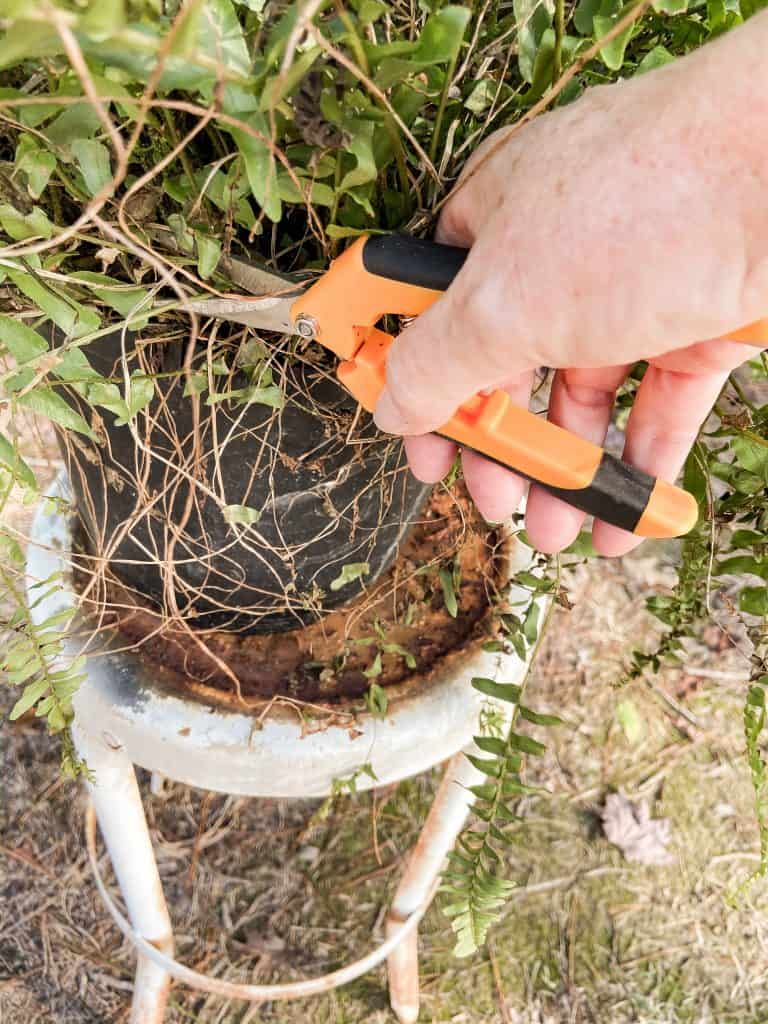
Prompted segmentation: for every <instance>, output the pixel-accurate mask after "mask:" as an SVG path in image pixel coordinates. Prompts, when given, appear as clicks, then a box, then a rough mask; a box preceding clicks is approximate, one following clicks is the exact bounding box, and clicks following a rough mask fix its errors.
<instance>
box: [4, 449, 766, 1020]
mask: <svg viewBox="0 0 768 1024" xmlns="http://www.w3.org/2000/svg"><path fill="white" fill-rule="evenodd" d="M49 440H50V439H49V438H43V439H42V441H39V442H35V441H34V440H33V439H31V440H30V442H29V444H30V450H31V449H32V448H34V447H35V446H36V445H37V446H38V449H39V450H38V452H37V454H38V457H39V458H41V459H44V458H45V450H46V448H45V444H47V442H49ZM41 445H42V446H41ZM15 516H16V524H17V525H18V526H19V528H20V529H24V527H25V524H26V523H28V518H29V510H26V509H23V508H17V509H16V510H15ZM671 557H672V553H671V552H670V549H669V548H668V547H658V548H653V547H651V546H650V545H646V546H645V547H644V548H643V549H642V551H641V552H640V553H639V554H637V555H635V556H634V557H632V558H629V559H626V560H624V561H623V562H622V563H598V564H595V565H591V566H589V567H583V566H582V567H577V568H576V569H574V570H572V571H570V574H569V575H570V579H569V585H570V587H571V590H572V593H573V597H574V601H575V607H574V609H573V610H572V611H570V612H566V611H564V610H559V611H558V612H557V615H556V618H555V620H554V622H553V626H552V628H551V630H550V635H549V640H548V643H547V645H546V648H545V650H544V652H543V654H542V657H541V659H540V662H539V665H538V667H537V670H536V677H535V679H534V681H533V684H532V693H531V702H532V703H534V705H535V706H537V707H539V708H541V709H544V708H550V709H554V710H559V711H560V713H561V714H562V715H563V716H564V717H566V718H567V719H568V721H569V727H568V728H564V729H560V730H558V731H557V733H556V734H555V733H554V732H553V731H550V735H549V736H548V742H549V743H550V751H549V754H548V756H547V757H546V759H545V760H544V761H543V762H542V763H541V765H539V766H537V769H536V776H537V781H539V782H543V783H545V784H546V785H547V786H548V787H549V788H550V790H551V791H552V792H553V794H554V795H553V797H552V798H546V799H545V798H534V799H530V800H529V801H528V802H527V805H526V807H525V815H526V819H527V821H526V824H525V826H524V827H522V828H521V830H520V834H519V843H517V844H516V846H515V847H513V848H512V854H511V860H512V861H514V863H513V865H512V866H511V867H510V872H514V875H515V877H517V878H518V879H519V881H520V889H519V891H518V893H517V895H516V896H515V897H514V898H513V899H512V901H511V903H510V905H509V909H508V911H507V914H506V916H505V919H504V921H503V922H502V923H501V925H500V926H499V927H498V928H497V929H496V930H495V931H494V933H493V941H492V944H491V947H490V948H489V950H488V951H486V952H484V953H482V954H480V955H478V956H477V957H475V958H474V959H471V960H469V961H456V960H454V959H453V958H452V956H451V948H452V935H451V931H450V928H449V926H448V924H447V922H446V920H445V919H444V918H443V917H442V916H441V914H440V912H439V910H438V909H437V908H434V909H433V910H432V911H431V912H430V914H429V915H428V917H427V919H426V921H425V923H424V926H423V929H422V939H421V957H422V961H421V963H422V977H423V989H424V993H423V1011H422V1020H425V1021H432V1022H441V1024H442V1022H446V1024H447V1022H452V1024H480V1022H499V1024H508V1022H514V1024H538V1022H542V1024H543V1022H552V1024H560V1022H562V1024H565V1022H569V1024H571V1022H573V1024H577V1022H591V1021H600V1022H601V1024H602V1022H611V1024H613V1022H616V1024H619V1022H624V1021H627V1022H629V1021H638V1022H647V1024H662V1022H667V1021H669V1022H678V1021H691V1022H693V1021H696V1022H704V1021H712V1022H715V1021H716V1022H718V1024H721V1022H722V1024H727V1022H733V1024H737V1022H738V1024H747V1022H751V1021H754V1022H758V1021H764V1020H765V1019H766V1018H767V1017H768V991H767V990H766V972H765V963H766V948H765V944H766V943H765V937H764V936H765V932H766V921H767V918H766V913H767V912H768V903H767V902H766V898H765V894H764V887H763V886H762V885H761V884H760V883H758V884H757V885H756V886H755V887H754V889H753V890H752V892H751V893H750V895H749V896H748V897H747V898H746V900H744V901H743V903H742V904H741V906H740V907H739V908H737V909H734V908H732V907H730V906H729V905H728V903H727V901H726V898H727V895H728V893H729V892H730V891H731V890H732V889H733V888H734V887H735V886H737V885H738V883H739V882H740V881H741V880H743V879H744V877H745V876H746V874H747V873H748V871H749V870H750V868H752V867H753V866H754V863H755V856H756V851H757V835H756V829H755V825H754V821H753V814H752V808H751V792H750V787H749V781H748V777H747V772H746V767H745V764H744V761H743V759H742V757H741V748H742V740H741V733H740V711H741V701H742V694H743V689H744V684H743V681H742V673H743V674H744V675H746V671H745V669H746V666H745V665H744V664H743V663H742V662H741V661H740V660H739V656H738V655H737V654H736V653H735V652H733V651H732V650H726V651H724V652H718V651H716V650H711V649H709V648H708V647H706V646H705V645H703V644H702V645H701V646H700V647H699V648H697V649H695V650H693V651H692V655H691V663H692V664H695V665H697V666H700V667H702V668H703V669H704V671H705V672H709V673H714V674H715V675H717V674H720V676H718V677H717V678H711V677H708V676H705V677H701V676H698V677H697V676H696V675H695V673H692V672H689V673H688V674H685V673H683V672H681V671H672V670H670V671H666V672H664V674H663V675H662V676H660V677H659V678H658V679H656V680H655V681H654V684H653V689H652V688H650V687H649V686H647V685H646V684H644V683H634V684H632V686H631V687H628V688H623V689H617V688H616V684H617V683H618V682H619V680H620V678H621V671H622V664H623V661H624V659H625V657H626V655H627V652H628V651H629V650H631V648H632V646H633V644H635V643H638V642H642V641H643V640H644V639H647V638H648V637H649V635H650V630H651V626H650V623H649V620H648V618H647V617H646V615H645V613H644V611H643V601H644V597H645V596H646V595H647V593H648V592H649V589H650V587H651V586H654V585H664V583H665V582H667V581H669V580H670V579H671V565H670V561H669V560H670V559H671ZM710 639H711V646H712V647H715V646H717V644H716V640H717V638H716V637H711V638H710ZM0 698H1V699H2V706H3V708H4V709H5V710H7V709H8V708H10V706H11V703H12V700H13V697H12V695H11V694H10V693H9V692H8V691H5V690H0ZM621 700H631V701H632V703H633V704H634V706H635V708H636V710H637V713H638V716H639V719H640V723H641V735H640V736H639V738H637V739H636V741H635V742H634V744H630V743H629V741H628V740H627V738H626V737H625V735H624V733H623V731H622V729H621V727H620V725H619V723H618V721H617V719H616V706H617V704H618V702H619V701H621ZM1 735H2V750H1V755H0V756H2V761H3V765H2V778H3V780H4V793H3V799H2V802H1V803H0V822H2V838H1V839H0V894H1V895H0V1022H2V1024H21V1022H24V1021H28V1020H29V1021H31V1020H35V1021H37V1022H39V1024H49V1022H50V1024H54V1022H55V1024H106V1022H110V1024H113V1022H114V1024H120V1022H121V1021H127V1015H128V1006H129V1000H130V988H131V979H132V970H133V958H132V955H131V952H130V950H129V948H128V947H127V945H126V944H125V943H124V942H122V941H121V938H120V936H119V934H118V932H117V931H116V929H115V928H114V927H112V925H111V924H110V921H109V919H108V917H107V914H106V912H105V911H104V910H103V909H102V908H101V906H100V905H99V902H98V899H97V897H96V894H95V890H94V886H93V883H92V881H91V879H90V876H89V873H88V869H87V864H86V858H85V852H84V846H83V842H82V824H83V820H82V819H83V799H82V796H81V794H80V792H79V790H77V789H76V788H75V787H74V786H72V785H71V784H69V783H63V782H62V781H61V780H60V779H59V775H58V749H57V743H56V742H55V741H52V740H51V739H50V738H48V737H47V736H46V735H45V733H44V732H43V731H42V729H41V728H40V727H39V726H38V725H37V724H36V723H31V724H30V723H22V724H18V725H14V726H12V725H9V724H8V723H6V724H4V725H3V727H2V733H1ZM435 780H436V774H435V773H429V774H427V775H423V776H420V777H418V778H415V779H412V780H409V781H407V782H404V783H402V784H401V785H400V786H399V787H397V789H396V790H395V791H394V792H389V793H387V794H382V795H380V796H379V797H378V798H377V797H376V796H372V795H368V796H363V797H358V798H355V799H351V798H344V799H342V800H340V801H339V802H338V804H337V805H336V807H335V809H334V810H333V811H332V813H331V815H330V817H329V819H328V820H327V822H325V823H324V824H323V825H322V826H321V827H319V828H315V829H313V830H311V831H307V825H308V822H309V819H310V817H311V813H312V810H313V808H314V806H315V805H314V804H313V803H311V802H279V801H265V800H245V799H239V798H233V797H225V796H218V795H206V794H205V793H202V792H199V791H195V790H189V789H186V788H185V787H182V786H177V785H172V786H170V793H171V796H172V798H171V799H166V800H163V799H160V798H159V797H153V796H151V795H149V792H148V780H147V779H146V778H145V777H143V778H142V780H141V781H142V786H143V788H144V792H145V794H146V801H145V802H146V807H147V813H148V816H149V820H150V825H151V828H152V833H153V837H154V840H155V843H156V849H157V855H158V860H159V863H160V870H161V873H162V876H163V879H164V883H165V887H166V894H167V896H168V900H169V905H170V907H171V912H172V916H173V920H174V923H175V926H176V929H177V942H178V947H179V956H180V957H181V959H183V960H184V961H185V962H187V963H189V964H191V965H193V966H194V967H196V968H197V969H199V970H206V971H210V972H212V973H214V974H216V975H219V976H224V975H226V976H227V977H229V978H233V979H235V978H236V979H240V980H248V981H255V980H259V981H266V980H269V979H277V978H282V979H288V978H292V977H300V976H302V975H303V974H316V973H319V972H321V971H325V970H329V969H332V968H333V967H335V966H337V965H339V964H341V963H342V962H344V961H345V960H347V959H349V958H350V957H352V956H355V955H359V953H360V952H362V951H363V950H364V949H365V948H367V947H368V945H369V943H370V942H371V936H372V934H373V936H374V937H376V938H380V936H381V927H382V916H383V912H384V909H385V907H386V904H387V899H388V896H389V895H390V894H391V892H392V888H393V886H394V884H395V880H396V878H397V876H398V872H399V870H400V868H401V866H402V863H403V858H404V857H405V856H406V854H407V851H408V849H409V847H410V846H411V845H412V843H413V842H414V840H415V837H416V835H417V833H418V830H419V827H420V823H421V821H422V820H423V815H424V813H425V809H426V807H427V805H428V802H429V799H430V795H431V793H432V792H433V791H434V786H435ZM617 786H622V787H623V788H624V789H625V790H626V792H627V793H628V794H629V795H630V796H633V797H638V796H642V797H644V798H646V799H648V800H650V801H651V803H652V807H653V813H654V815H655V816H666V817H668V818H670V819H671V821H672V825H673V832H674V850H675V854H676V862H675V863H674V864H673V865H672V866H670V867H667V868H642V867H637V866H633V865H630V864H628V863H627V862H625V861H623V860H622V858H621V856H620V855H619V853H618V852H617V851H616V850H614V849H613V848H612V847H610V846H609V845H608V844H607V843H606V841H605V840H604V839H603V838H601V835H600V831H599V827H598V824H597V817H596V809H597V808H598V806H599V805H600V803H601V800H602V798H603V795H604V794H605V792H606V791H607V790H609V789H611V788H613V787H617ZM374 828H376V829H377V842H376V843H375V842H374V832H373V830H374ZM377 850H378V854H379V857H380V862H379V861H378V860H377V852H376V851H377ZM384 982H385V979H384V975H383V971H379V972H376V973H374V974H371V975H369V976H368V977H366V978H364V979H362V980H361V981H359V982H357V983H355V984H353V985H350V986H348V987H347V988H345V989H343V990H341V991H340V992H337V993H335V994H333V995H329V996H327V997H324V998H320V999H315V1000H312V1001H310V1002H307V1003H303V1004H271V1005H263V1006H261V1007H254V1008H251V1007H248V1006H246V1005H243V1004H234V1003H232V1004H226V1003H224V1002H223V1001H221V1000H220V999H217V998H213V997H211V998H207V997H205V996H201V995H199V994H195V993H191V992H189V991H187V990H184V989H182V988H178V989H176V990H174V993H173V997H172V1005H171V1009H170V1010H169V1013H168V1021H169V1024H187V1022H199V1024H248V1022H251V1024H253V1022H256V1021H275V1022H280V1024H294V1022H299V1021H301V1022H306V1024H325V1022H334V1024H337V1022H338V1024H341V1022H344V1024H353V1022H355V1024H356V1022H364V1021H365V1022H370V1024H384V1022H385V1021H390V1020H391V1019H392V1017H391V1015H390V1013H389V1010H388V1006H387V1000H386V992H385V984H384Z"/></svg>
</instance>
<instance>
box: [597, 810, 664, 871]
mask: <svg viewBox="0 0 768 1024" xmlns="http://www.w3.org/2000/svg"><path fill="white" fill-rule="evenodd" d="M601 817H602V819H603V832H604V834H605V838H606V839H607V840H608V842H609V843H613V845H614V846H618V848H619V849H620V850H621V852H622V853H623V854H624V856H625V857H626V858H627V860H631V861H635V862H636V863H637V864H656V865H659V864H670V863H671V862H672V861H673V860H674V857H673V856H672V854H671V853H670V852H669V850H668V849H667V846H668V844H669V842H670V840H671V835H670V824H669V821H668V820H667V819H666V818H651V812H650V811H649V810H648V805H647V803H646V802H645V801H642V802H641V803H633V802H632V801H631V800H628V799H627V797H626V796H625V795H624V794H623V793H610V794H609V795H608V796H607V797H606V798H605V807H604V808H603V810H602V813H601Z"/></svg>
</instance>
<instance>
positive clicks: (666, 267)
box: [376, 15, 768, 555]
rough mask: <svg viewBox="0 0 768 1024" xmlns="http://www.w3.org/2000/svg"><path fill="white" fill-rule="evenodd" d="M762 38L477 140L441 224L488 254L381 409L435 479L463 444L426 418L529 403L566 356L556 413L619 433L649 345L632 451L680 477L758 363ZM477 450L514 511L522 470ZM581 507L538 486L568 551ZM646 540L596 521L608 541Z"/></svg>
mask: <svg viewBox="0 0 768 1024" xmlns="http://www.w3.org/2000/svg"><path fill="white" fill-rule="evenodd" d="M758 23H759V24H758ZM761 34H762V36H764V37H768V20H766V17H765V16H764V15H761V16H759V17H757V18H754V19H752V21H751V22H750V25H749V28H748V29H746V30H745V29H740V30H737V31H735V32H732V33H730V34H729V35H728V36H726V37H723V38H722V39H721V40H719V41H718V42H717V43H714V44H711V45H709V46H707V47H705V48H704V49H703V50H700V51H698V52H697V53H695V54H693V55H691V56H690V57H688V58H685V59H684V60H682V61H679V62H677V63H676V64H673V65H670V66H667V67H665V68H663V69H659V70H658V71H656V72H652V73H650V74H647V75H643V76H641V77H639V78H636V79H632V80H631V81H628V82H622V83H620V84H618V85H615V86H607V87H601V88H599V89H592V90H590V91H589V92H588V93H587V94H586V95H585V96H584V97H583V98H582V99H581V100H579V101H577V102H576V103H574V104H573V105H571V106H569V107H565V108H561V109H559V110H558V111H556V112H555V113H552V114H548V115H546V116H544V117H541V118H539V119H538V120H536V121H534V122H532V123H531V124H529V125H527V126H525V127H524V128H523V129H522V130H520V131H519V132H517V133H515V134H513V135H512V136H511V137H510V138H509V140H508V141H505V140H504V136H503V134H502V133H497V135H495V136H492V137H491V138H490V139H489V140H487V141H486V143H485V144H484V145H483V146H482V147H481V149H480V150H479V151H478V152H477V153H476V154H475V156H474V157H473V160H472V161H471V162H470V164H469V165H468V167H467V168H466V170H465V172H464V175H463V178H464V179H465V184H464V185H463V186H462V187H461V188H459V189H458V191H456V192H455V194H454V196H453V197H452V198H451V199H450V200H449V202H448V203H447V205H446V206H445V209H444V212H443V215H442V217H441V220H440V225H439V229H438V232H437V239H438V241H442V242H446V243H451V244H454V245H462V246H467V247H470V248H471V253H470V255H469V257H468V259H467V261H466V264H465V266H464V268H463V269H462V271H461V272H460V273H459V275H458V276H457V278H456V279H455V281H454V283H453V284H452V286H451V288H450V289H449V290H448V292H446V294H445V296H444V297H442V298H441V299H440V300H439V301H438V302H437V303H436V304H435V305H434V306H433V307H432V308H431V309H429V310H428V311H427V312H426V313H424V314H423V315H422V316H421V317H419V319H418V320H417V321H416V323H415V324H414V325H413V326H412V327H410V328H409V329H408V330H406V331H405V332H404V333H403V334H402V335H401V336H400V338H399V339H398V340H397V341H396V343H395V345H394V346H393V349H392V351H391V353H390V355H389V357H388V361H387V388H386V390H385V392H384V394H383V396H382V398H381V400H380V402H379V405H378V407H377V410H376V420H377V423H378V424H379V426H380V427H381V428H382V429H383V430H387V431H390V432H393V433H401V434H405V435H407V436H406V450H407V453H408V459H409V462H410V465H411V468H412V471H413V472H414V474H415V475H416V476H417V477H419V479H421V480H424V481H427V482H433V481H437V480H439V479H440V478H441V477H442V476H444V475H445V473H446V472H447V471H448V469H449V468H450V465H451V463H452V460H453V458H454V455H455V445H453V444H452V443H451V442H449V441H446V440H444V439H442V438H438V437H435V436H426V435H427V432H428V431H431V430H434V429H435V428H437V427H439V426H440V425H441V424H442V423H444V422H446V421H447V420H448V419H449V418H450V416H451V414H452V413H453V411H454V410H455V408H456V407H457V406H458V405H460V404H461V403H462V402H463V401H465V400H466V399H467V398H468V397H470V396H471V395H472V394H474V393H476V392H477V391H479V390H481V389H484V388H490V387H504V388H505V389H506V390H507V391H508V393H509V394H510V396H511V397H512V400H513V401H514V402H516V403H517V404H519V405H523V406H527V405H528V400H529V396H530V391H531V386H532V382H533V375H534V371H535V369H536V368H537V367H539V366H550V367H553V368H556V369H557V372H556V374H555V377H554V381H553V386H552V393H551V398H550V406H549V419H550V420H552V421H553V422H555V423H557V424H559V425H560V426H563V427H565V428H566V429H568V430H570V431H572V432H574V433H576V434H579V435H581V436H583V437H585V438H588V439H589V440H590V441H593V442H595V443H597V444H602V442H603V440H604V438H605V434H606V430H607V428H608V425H609V422H610V418H611V411H612V408H613V404H614V398H615V393H616V389H617V388H618V387H619V385H620V384H621V383H622V381H623V380H624V379H625V377H626V375H627V372H628V370H629V369H630V367H631V366H632V364H633V363H634V362H636V361H637V360H639V359H647V360H648V361H649V363H650V366H649V369H648V371H647V373H646V375H645V377H644V380H643V382H642V384H641V386H640V388H639V391H638V394H637V398H636V401H635V404H634V408H633V410H632V413H631V416H630V419H629V423H628V427H627V433H626V443H625V448H624V456H623V457H624V459H625V460H627V461H628V462H630V463H632V464H633V465H635V466H637V467H639V468H640V469H642V470H645V471H646V472H647V473H650V474H652V475H654V476H660V477H662V478H665V479H668V480H673V479H674V478H675V476H676V475H677V473H678V472H679V470H680V468H681V466H682V463H683V461H684V460H685V456H686V454H687V453H688V451H689V449H690V447H691V445H692V443H693V441H694V440H695V437H696V434H697V432H698V429H699V427H700V425H701V423H702V421H703V420H704V419H705V417H706V416H707V414H708V412H709V410H710V409H711V407H712V404H713V403H714V401H715V399H716V398H717V395H718V393H719V391H720V389H721V388H722V386H723V384H724V382H725V380H726V378H727V375H728V372H729V371H731V370H732V369H733V368H735V367H736V366H738V365H739V364H740V363H741V362H743V361H744V360H745V359H747V358H749V355H750V350H749V349H746V348H745V347H744V346H743V345H741V344H738V343H735V342H731V341H727V340H723V338H724V337H727V334H728V332H729V331H734V330H736V329H737V328H739V327H741V326H743V325H745V324H747V323H750V322H752V321H754V320H757V319H759V318H760V317H761V316H764V315H765V314H766V306H768V204H766V203H765V201H764V196H765V194H766V191H765V189H766V184H767V183H766V177H767V175H766V173H765V165H766V164H767V163H768V161H766V160H765V153H764V152H762V153H761V152H760V147H759V146H757V145H756V143H755V141H754V140H752V139H750V138H749V136H750V131H749V128H748V127H747V126H745V124H744V119H745V118H747V119H748V118H749V116H751V115H750V114H749V113H747V114H745V115H744V116H743V117H742V118H741V121H740V123H739V124H737V125H734V123H733V122H734V117H733V111H734V110H744V111H749V110H750V109H754V102H753V100H752V99H751V98H750V94H751V95H752V96H754V95H755V81H756V79H755V75H756V71H755V67H756V66H757V65H756V61H757V60H758V59H759V60H760V61H761V62H763V64H764V58H763V57H762V53H763V52H764V47H765V44H766V42H767V41H768V38H763V39H760V38H759V37H760V35H761ZM760 66H761V67H762V65H760ZM760 76H762V78H765V71H764V70H761V71H760V72H759V75H758V77H760ZM724 82H727V83H728V85H726V86H725V87H724V86H723V83H724ZM729 90H730V93H729ZM724 93H725V94H724ZM750 105H751V106H750ZM723 108H725V109H723ZM762 117H763V119H764V118H765V111H762ZM737 120H738V119H737ZM761 137H762V138H763V139H764V138H765V134H764V131H762V134H761ZM762 146H763V148H765V144H764V143H762ZM475 168H477V170H476V172H475ZM701 339H719V340H708V341H706V342H702V341H701ZM462 462H463V470H464V477H465V480H466V482H467V486H468V488H469V490H470V492H471V494H472V496H473V498H474V500H475V502H476V504H477V506H478V508H479V510H480V511H481V513H482V514H483V515H484V516H485V517H486V518H488V519H490V520H500V519H503V518H505V517H506V516H508V515H509V514H511V513H512V512H513V511H514V510H515V509H516V507H517V505H518V503H519V500H520V497H521V495H522V492H523V488H524V482H523V481H522V480H521V479H520V478H519V477H517V476H515V475H514V474H513V473H510V472H509V471H507V470H505V469H503V468H502V467H500V466H498V465H496V464H494V463H492V462H489V461H488V460H486V459H484V458H482V457H481V456H479V455H477V454H475V453H472V452H465V453H463V455H462ZM583 519H584V515H583V513H581V512H579V511H578V510H576V509H573V508H571V507H570V506H568V505H566V504H564V503H563V502H562V501H560V500H558V499H557V498H554V497H552V496H551V495H549V494H547V492H546V491H544V490H543V489H542V488H539V487H536V486H535V485H534V486H532V487H531V492H530V495H529V498H528V504H527V514H526V529H527V532H528V535H529V537H530V538H531V541H532V543H533V544H534V545H535V546H536V547H537V548H539V549H540V550H542V551H557V550H560V549H562V548H563V547H566V546H567V545H568V544H570V543H571V542H572V541H573V540H574V538H575V537H576V536H577V534H578V532H579V529H580V528H581V525H582V522H583ZM638 542H639V539H638V538H637V537H635V536H634V535H632V534H629V533H626V532H625V531H623V530H619V529H618V528H616V527H613V526H610V525H609V524H606V523H601V522H598V523H596V524H595V527H594V530H593V544H594V546H595V548H596V550H597V551H599V552H600V553H601V554H604V555H618V554H623V553H625V552H626V551H628V550H630V549H631V548H632V547H633V546H635V544H637V543H638Z"/></svg>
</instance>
